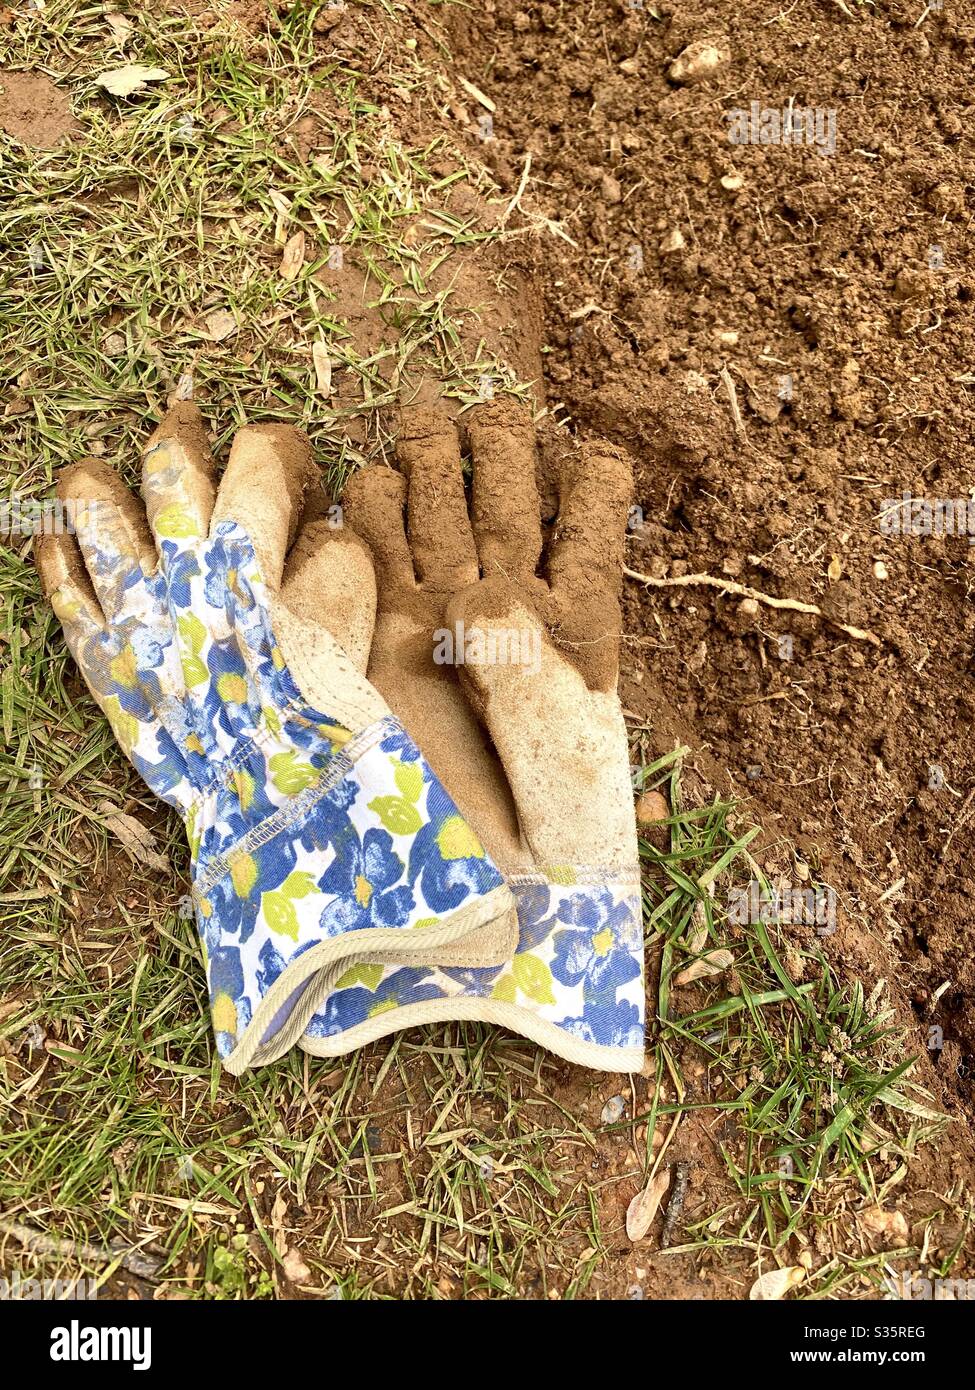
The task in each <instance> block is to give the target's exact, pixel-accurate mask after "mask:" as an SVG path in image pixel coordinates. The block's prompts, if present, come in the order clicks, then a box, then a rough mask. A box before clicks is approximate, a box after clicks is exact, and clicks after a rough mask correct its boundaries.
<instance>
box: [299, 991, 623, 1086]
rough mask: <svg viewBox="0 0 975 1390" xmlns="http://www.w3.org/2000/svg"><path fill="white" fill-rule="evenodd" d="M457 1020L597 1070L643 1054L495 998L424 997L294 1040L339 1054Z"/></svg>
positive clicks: (316, 1051)
mask: <svg viewBox="0 0 975 1390" xmlns="http://www.w3.org/2000/svg"><path fill="white" fill-rule="evenodd" d="M458 1021H463V1022H469V1023H491V1024H495V1025H496V1026H497V1027H499V1028H506V1029H507V1030H508V1031H509V1032H511V1033H519V1034H520V1035H521V1036H522V1037H525V1038H528V1039H529V1040H530V1041H531V1042H534V1043H537V1044H538V1046H539V1047H544V1048H546V1049H547V1050H548V1051H549V1052H554V1053H555V1054H556V1055H557V1056H559V1057H563V1058H565V1060H566V1061H567V1062H572V1063H574V1065H576V1066H580V1067H591V1068H593V1069H594V1070H596V1071H611V1072H638V1071H640V1070H641V1069H642V1067H643V1063H644V1060H645V1056H646V1054H645V1052H644V1049H643V1048H641V1047H609V1046H608V1045H607V1044H605V1043H590V1042H585V1041H584V1040H583V1039H582V1038H577V1037H575V1036H574V1035H573V1034H572V1033H567V1032H566V1031H565V1029H564V1028H560V1027H559V1026H558V1024H555V1023H550V1022H549V1021H548V1020H547V1019H544V1018H540V1017H539V1016H538V1015H537V1014H533V1013H532V1012H531V1011H530V1010H529V1009H525V1008H523V1007H522V1006H521V1005H520V1004H508V1003H505V1002H504V1001H502V1000H500V999H464V998H460V999H427V1000H424V1001H422V1002H420V1003H417V1004H403V1005H401V1006H400V1007H399V1008H397V1009H389V1010H388V1011H385V1012H383V1013H379V1014H376V1015H375V1016H374V1017H373V1018H370V1019H366V1020H365V1021H364V1022H363V1023H360V1024H358V1025H357V1026H356V1027H355V1028H349V1029H346V1031H345V1032H343V1033H339V1034H337V1035H336V1036H335V1037H332V1038H312V1037H309V1036H308V1035H307V1034H305V1036H304V1037H303V1038H301V1039H300V1043H299V1045H300V1047H301V1048H302V1050H303V1051H304V1052H308V1053H310V1054H311V1055H312V1056H313V1057H342V1056H344V1055H345V1054H346V1053H348V1052H353V1051H354V1050H355V1049H356V1048H358V1047H364V1046H365V1045H366V1044H367V1043H371V1042H375V1041H376V1040H377V1039H378V1038H384V1037H388V1036H389V1034H391V1033H397V1032H399V1031H400V1030H401V1029H404V1028H418V1027H422V1026H423V1025H425V1024H433V1023H453V1022H458Z"/></svg>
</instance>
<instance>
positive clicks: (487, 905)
mask: <svg viewBox="0 0 975 1390" xmlns="http://www.w3.org/2000/svg"><path fill="white" fill-rule="evenodd" d="M512 906H513V899H512V896H511V892H510V890H509V889H507V888H505V887H499V888H492V889H491V891H490V893H485V894H484V895H483V897H481V898H478V899H477V900H476V901H475V902H473V903H468V905H467V906H466V907H463V908H461V909H460V910H459V911H458V912H455V913H453V914H452V915H451V916H450V917H448V918H446V919H445V920H444V921H443V922H441V923H440V925H439V926H436V927H423V928H421V929H420V930H418V931H411V930H410V929H409V928H407V929H406V930H405V931H404V929H403V928H402V927H366V928H364V929H363V930H361V931H354V932H345V933H344V934H343V935H341V936H333V937H330V938H329V939H328V940H327V941H322V942H319V944H318V945H317V946H312V947H311V949H310V950H307V951H304V952H302V954H301V955H300V956H298V958H297V959H296V960H294V961H293V962H292V963H291V965H290V966H289V967H288V968H287V969H286V970H285V971H284V972H283V973H282V974H281V975H279V976H278V978H277V979H276V980H275V982H274V984H273V986H272V987H271V989H270V990H269V991H268V993H267V994H266V995H265V996H264V998H263V999H262V1000H261V1003H260V1005H259V1007H258V1009H257V1012H256V1013H255V1014H254V1016H253V1018H252V1019H251V1021H250V1023H249V1024H248V1026H247V1028H246V1029H245V1030H244V1036H243V1037H242V1038H241V1039H240V1041H239V1042H238V1044H237V1046H236V1047H235V1048H234V1050H233V1052H231V1054H230V1056H229V1057H226V1058H224V1063H223V1064H224V1066H225V1067H226V1069H227V1071H229V1072H230V1074H231V1075H232V1076H240V1075H241V1073H242V1072H244V1071H246V1070H247V1068H248V1067H256V1066H263V1065H264V1064H265V1063H267V1062H274V1061H277V1059H278V1058H279V1057H282V1056H283V1055H284V1053H286V1052H287V1051H289V1049H290V1048H291V1047H292V1046H293V1045H294V1044H295V1043H296V1042H298V1040H299V1039H300V1037H301V1035H302V1034H303V1033H304V1031H305V1028H306V1026H307V1024H308V1021H309V1019H310V1018H311V1016H312V1014H313V1013H315V1012H316V1010H317V1009H318V1008H319V1007H320V1005H321V1004H322V1003H323V1002H324V1000H325V999H326V998H327V996H328V993H329V991H330V990H331V988H332V986H333V985H334V984H335V981H336V980H337V979H338V978H339V976H340V975H342V974H344V973H345V971H346V970H349V969H351V968H352V966H354V965H362V964H372V963H375V964H381V965H389V964H409V963H411V962H414V961H416V959H417V957H418V956H419V957H421V958H422V956H423V955H424V954H425V953H426V952H428V951H429V950H430V949H432V948H434V947H439V946H445V945H450V944H451V943H453V942H454V941H457V940H459V939H460V938H461V937H463V936H466V935H467V934H468V933H469V932H472V931H475V930H476V929H477V928H478V927H482V926H484V925H485V924H486V923H488V922H493V921H494V919H495V918H496V917H498V916H500V915H501V914H502V913H504V912H507V911H509V909H510V908H511V907H512ZM404 938H409V940H410V941H411V942H415V943H416V944H415V946H413V945H411V946H410V947H407V946H406V941H405V940H404ZM307 981H310V982H311V983H309V984H308V985H307V987H306V989H305V991H304V993H303V994H302V995H301V997H300V999H298V1000H297V1002H296V1004H295V1007H294V1008H293V1009H292V1011H291V1013H290V1014H289V1016H288V1018H287V1020H286V1022H285V1024H284V1025H283V1027H281V1028H280V1029H279V1030H278V1032H277V1033H275V1035H274V1037H273V1038H270V1039H269V1040H268V1041H267V1042H266V1043H262V1041H261V1039H262V1038H263V1037H264V1034H265V1033H266V1032H267V1030H268V1028H269V1027H270V1026H271V1023H272V1021H273V1019H274V1015H275V1014H276V1013H277V1012H278V1010H279V1009H281V1008H282V1007H283V1006H284V1004H285V1003H286V1002H287V1000H288V998H289V997H290V996H291V995H292V994H294V992H295V991H296V990H298V989H300V988H301V986H302V985H303V984H305V983H306V982H307Z"/></svg>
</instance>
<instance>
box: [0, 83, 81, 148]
mask: <svg viewBox="0 0 975 1390" xmlns="http://www.w3.org/2000/svg"><path fill="white" fill-rule="evenodd" d="M0 127H2V129H4V130H5V131H6V132H7V134H8V135H12V136H13V138H14V139H15V140H19V141H20V142H21V144H23V145H30V146H32V147H33V148H34V149H39V150H53V149H54V147H55V146H56V145H59V144H60V143H61V141H62V140H67V139H68V138H69V137H70V136H72V135H76V134H77V133H78V131H79V130H80V129H81V125H80V123H79V122H78V121H76V120H75V118H74V116H73V115H72V114H71V103H70V101H69V100H68V97H67V95H66V93H64V92H62V91H60V90H59V88H57V87H55V85H54V83H53V82H52V81H51V79H50V78H49V77H45V76H44V74H43V73H40V72H4V73H0Z"/></svg>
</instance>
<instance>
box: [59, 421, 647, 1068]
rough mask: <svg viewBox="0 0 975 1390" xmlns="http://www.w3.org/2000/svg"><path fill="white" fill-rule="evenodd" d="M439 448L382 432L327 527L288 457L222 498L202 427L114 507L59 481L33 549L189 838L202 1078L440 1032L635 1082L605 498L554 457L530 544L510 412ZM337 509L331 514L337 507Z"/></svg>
mask: <svg viewBox="0 0 975 1390" xmlns="http://www.w3.org/2000/svg"><path fill="white" fill-rule="evenodd" d="M465 418H466V430H467V436H468V442H469V446H470V452H471V455H472V460H473V481H472V485H471V489H470V497H469V498H468V496H467V493H466V492H465V484H464V475H463V471H462V463H461V446H460V439H459V435H458V431H457V428H456V427H455V425H454V424H453V423H452V422H451V421H450V419H449V418H448V416H447V415H446V414H445V413H443V412H442V410H441V409H440V408H439V407H434V408H428V407H425V406H414V407H407V408H405V409H404V411H403V413H402V418H401V421H400V428H399V433H398V442H397V461H398V465H399V467H398V468H397V469H393V468H389V467H385V466H372V467H369V468H366V469H363V470H362V471H360V472H359V473H357V474H356V475H355V476H354V477H353V478H352V480H351V482H350V483H349V485H348V487H347V489H346V492H345V496H344V498H343V506H342V524H341V525H339V526H336V525H335V524H334V522H335V517H334V515H330V516H328V517H326V516H325V515H324V512H325V501H324V497H323V494H322V492H321V490H320V488H319V487H318V486H317V485H316V483H317V469H316V467H315V463H314V460H313V456H312V451H311V448H310V446H309V444H308V441H307V439H306V438H305V436H304V435H303V434H302V433H301V432H300V431H299V430H296V429H292V428H290V427H286V426H280V425H251V426H248V427H246V428H244V429H241V430H240V431H239V432H238V434H237V435H236V437H235V439H234V441H233V446H232V449H231V452H230V458H229V461H228V463H227V466H226V469H225V471H224V473H223V476H222V478H221V479H220V481H219V485H218V482H217V477H216V472H215V469H214V464H213V461H212V459H211V456H210V450H209V447H208V443H207V437H206V431H205V428H204V425H203V421H202V418H201V416H200V413H199V411H198V410H197V408H196V407H195V406H194V405H192V404H189V403H182V404H179V405H177V406H175V407H174V408H173V409H172V410H171V411H170V413H169V414H168V415H167V416H166V418H165V419H164V421H163V423H162V424H161V425H160V426H159V428H158V429H157V430H156V431H155V433H154V434H153V435H152V437H151V439H150V440H149V443H148V446H147V448H146V451H145V455H144V463H143V479H142V496H143V503H141V504H140V503H139V502H138V501H137V500H136V499H135V498H134V497H133V496H132V494H131V493H130V492H129V490H128V488H126V487H125V486H124V484H123V483H122V482H121V480H120V479H119V477H118V476H117V474H116V473H115V472H114V471H113V470H112V469H111V468H110V467H108V466H107V465H106V464H104V463H102V462H99V461H98V460H89V461H85V462H82V463H79V464H76V465H73V466H71V467H70V468H68V469H66V470H65V471H64V472H63V473H62V475H61V477H60V479H59V482H58V496H59V497H60V498H61V499H62V501H64V502H66V503H69V504H70V507H69V509H68V516H69V518H70V519H71V521H72V523H73V524H72V526H71V528H70V532H73V534H72V533H70V532H66V533H65V534H61V535H45V536H43V537H41V538H40V540H39V542H38V547H37V563H38V567H39V570H40V574H41V578H42V582H43V586H44V590H45V593H46V595H47V597H48V598H49V600H50V602H51V604H52V606H53V608H54V611H55V613H56V614H57V616H58V618H59V619H60V621H61V624H62V627H63V629H64V633H65V637H66V639H67V642H68V646H69V647H70V650H71V652H72V654H73V656H74V658H75V661H76V662H77V665H78V667H79V669H80V671H81V673H82V675H83V676H84V678H85V680H86V682H87V684H88V686H89V688H90V689H91V692H92V694H93V695H94V697H95V699H96V700H97V701H98V703H99V705H100V706H101V708H102V710H103V711H104V713H105V715H106V716H107V718H108V720H109V722H110V724H111V726H112V728H113V730H114V732H115V735H116V737H117V738H118V741H119V743H120V744H121V745H122V748H123V749H124V751H125V752H126V754H127V755H128V757H129V758H130V759H131V761H132V762H133V763H134V764H135V766H136V768H137V769H138V771H139V772H140V773H141V775H142V777H143V778H144V779H145V781H146V782H147V783H148V785H149V787H150V788H151V789H152V790H153V791H154V792H155V793H156V794H157V795H158V796H160V797H162V798H163V800H164V801H166V802H168V803H169V804H170V805H171V806H173V807H174V808H175V809H176V810H177V811H178V812H179V814H180V815H181V817H182V818H183V820H184V822H185V825H186V831H187V835H188V838H189V842H190V848H191V855H192V869H191V872H192V880H193V901H194V905H195V910H196V918H197V924H198V927H199V933H200V939H201V942H202V945H203V954H204V960H205V965H206V970H207V977H208V982H209V994H210V1007H211V1012H212V1019H213V1027H214V1030H215V1033H216V1041H217V1046H218V1049H219V1052H220V1054H221V1056H222V1058H223V1060H224V1063H225V1065H226V1066H227V1068H228V1070H229V1071H231V1072H233V1073H235V1074H239V1073H241V1072H243V1071H244V1070H245V1069H246V1068H248V1067H252V1066H256V1065H259V1064H262V1063H265V1062H270V1061H273V1060H274V1059H275V1058H277V1057H280V1056H281V1055H283V1054H284V1053H285V1052H287V1051H288V1050H289V1049H290V1048H291V1047H292V1046H293V1045H294V1044H295V1043H298V1044H300V1046H301V1047H302V1048H304V1049H305V1050H306V1051H308V1052H311V1053H313V1054H316V1055H318V1056H336V1055H339V1054H342V1053H346V1052H349V1051H350V1050H351V1049H353V1048H356V1047H358V1046H360V1045H362V1044H364V1043H366V1042H370V1041H372V1040H373V1039H376V1038H379V1037H382V1036H384V1035H386V1034H389V1033H392V1032H394V1031H395V1030H398V1029H400V1028H406V1027H412V1026H414V1025H416V1024H429V1023H436V1022H439V1021H441V1020H448V1019H472V1020H480V1021H485V1022H491V1023H496V1024H499V1025H501V1026H503V1027H505V1028H508V1029H510V1030H512V1031H513V1032H516V1033H520V1034H523V1035H524V1036H526V1037H528V1038H531V1039H533V1040H534V1041H535V1042H537V1043H539V1044H541V1045H542V1046H545V1047H547V1048H550V1049H551V1050H552V1051H553V1052H556V1053H558V1054H559V1055H561V1056H562V1057H565V1058H567V1059H568V1060H570V1061H572V1062H577V1063H581V1064H584V1065H587V1066H591V1067H596V1068H600V1069H604V1070H609V1071H617V1072H622V1071H633V1070H638V1069H639V1068H640V1066H641V1065H642V1060H643V1045H644V985H643V943H642V931H641V919H640V893H639V877H638V867H637V845H636V829H635V821H634V812H633V799H632V792H631V781H630V774H629V758H628V750H627V739H626V731H625V727H624V723H623V717H622V712H621V709H620V704H619V699H618V696H617V693H616V683H617V661H618V643H619V586H620V582H621V572H622V559H623V534H624V528H625V521H626V514H627V504H628V500H629V489H630V479H629V472H628V469H627V468H626V466H625V465H624V464H623V462H622V461H621V460H620V459H618V458H617V457H616V456H615V455H614V454H613V453H612V451H610V450H608V449H607V448H588V449H583V448H578V449H577V448H572V447H570V445H569V443H568V442H567V441H563V445H562V457H561V460H560V463H559V466H558V470H557V471H558V474H559V477H558V490H559V511H558V518H557V521H556V523H555V525H554V527H553V528H552V529H551V534H550V535H549V536H548V538H547V540H546V538H545V537H544V535H543V525H542V514H541V504H540V501H539V495H538V492H537V490H536V467H535V436H534V429H533V426H532V424H531V421H530V418H529V416H528V415H527V414H526V413H525V412H524V411H523V410H522V408H521V407H520V406H519V405H518V404H517V403H515V402H513V401H497V402H490V403H486V404H484V405H482V406H478V407H475V408H474V409H473V410H472V411H471V412H470V413H469V415H468V416H467V417H465ZM333 510H334V509H333Z"/></svg>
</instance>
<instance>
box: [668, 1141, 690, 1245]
mask: <svg viewBox="0 0 975 1390" xmlns="http://www.w3.org/2000/svg"><path fill="white" fill-rule="evenodd" d="M690 1174H691V1165H690V1164H689V1163H686V1162H685V1161H684V1160H683V1159H682V1160H681V1161H680V1162H679V1163H677V1164H675V1165H674V1185H673V1187H672V1188H671V1192H670V1201H669V1202H668V1203H667V1215H666V1216H665V1217H664V1228H663V1230H662V1231H661V1233H660V1248H661V1250H666V1249H667V1247H668V1246H670V1245H673V1243H674V1235H675V1233H676V1231H677V1223H678V1221H679V1220H680V1214H681V1212H682V1211H683V1210H684V1198H685V1197H686V1196H687V1180H688V1178H689V1177H690Z"/></svg>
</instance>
